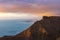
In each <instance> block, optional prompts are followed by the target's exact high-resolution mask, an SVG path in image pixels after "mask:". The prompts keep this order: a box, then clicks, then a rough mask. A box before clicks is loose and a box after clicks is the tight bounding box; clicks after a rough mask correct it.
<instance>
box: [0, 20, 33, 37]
mask: <svg viewBox="0 0 60 40" xmlns="http://www.w3.org/2000/svg"><path fill="white" fill-rule="evenodd" d="M33 23H34V22H21V21H19V20H0V37H2V36H5V35H7V36H11V35H16V34H18V33H20V32H22V31H24V30H25V29H27V28H29V27H30V26H31V25H32V24H33Z"/></svg>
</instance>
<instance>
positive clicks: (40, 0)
mask: <svg viewBox="0 0 60 40" xmlns="http://www.w3.org/2000/svg"><path fill="white" fill-rule="evenodd" d="M8 13H9V14H8ZM22 14H24V15H22ZM1 15H2V16H1ZM6 15H8V16H6ZM11 15H12V16H11ZM21 15H22V16H21ZM27 15H30V16H27ZM32 15H33V16H32ZM18 16H19V17H18ZM23 16H25V18H27V19H28V18H30V19H31V18H32V19H33V18H34V19H37V18H36V17H37V16H38V19H39V17H40V18H41V16H60V0H0V19H17V17H18V19H21V18H24V17H23ZM25 18H24V19H25Z"/></svg>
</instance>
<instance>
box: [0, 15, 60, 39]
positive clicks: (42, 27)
mask: <svg viewBox="0 0 60 40" xmlns="http://www.w3.org/2000/svg"><path fill="white" fill-rule="evenodd" d="M0 40H60V16H50V17H46V16H44V17H43V19H42V20H40V21H37V22H35V23H34V24H33V25H32V26H31V27H30V28H28V29H26V30H25V31H23V32H21V33H19V34H17V35H15V36H4V37H2V38H0Z"/></svg>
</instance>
